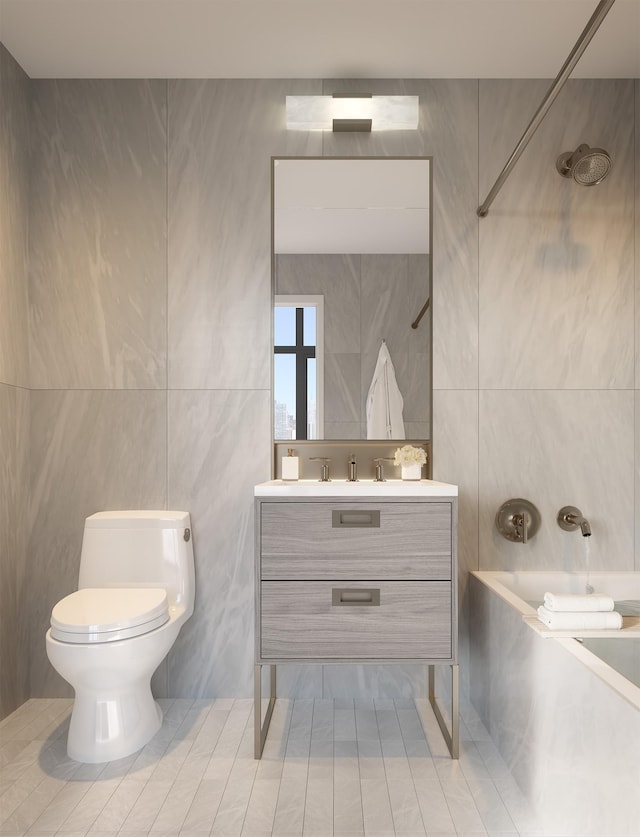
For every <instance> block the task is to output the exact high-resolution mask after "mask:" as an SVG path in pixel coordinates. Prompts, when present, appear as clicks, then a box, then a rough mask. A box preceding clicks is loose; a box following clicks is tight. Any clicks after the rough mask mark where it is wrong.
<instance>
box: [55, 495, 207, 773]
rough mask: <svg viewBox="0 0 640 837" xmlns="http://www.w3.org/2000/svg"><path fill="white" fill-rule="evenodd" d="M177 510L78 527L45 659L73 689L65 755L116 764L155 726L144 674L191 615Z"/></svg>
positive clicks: (189, 556)
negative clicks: (73, 565)
mask: <svg viewBox="0 0 640 837" xmlns="http://www.w3.org/2000/svg"><path fill="white" fill-rule="evenodd" d="M190 535H191V530H190V523H189V516H188V514H187V513H186V512H136V511H129V512H102V513H99V514H97V515H92V516H91V517H90V518H87V520H86V522H85V533H84V538H83V546H82V555H81V559H80V578H79V589H78V590H77V591H75V592H73V593H71V594H70V595H68V596H66V597H65V598H64V599H62V600H61V601H60V602H58V603H57V604H56V605H55V606H54V608H53V610H52V613H51V627H50V628H49V630H48V631H47V634H46V649H47V656H48V657H49V660H50V662H51V664H52V665H53V667H54V668H55V669H56V670H57V671H58V673H59V674H60V675H61V676H62V677H64V678H65V680H67V681H68V682H69V683H70V684H71V686H73V688H74V690H75V701H74V705H73V710H72V714H71V722H70V726H69V736H68V739H67V752H68V754H69V756H70V758H72V759H75V760H76V761H82V762H92V763H95V762H105V761H113V760H115V759H120V758H124V757H125V756H128V755H130V754H131V753H134V752H136V751H137V750H139V749H141V748H142V747H144V745H145V744H147V743H148V741H149V740H150V739H151V738H152V737H153V736H154V735H155V733H156V732H157V731H158V730H159V728H160V726H161V724H162V712H161V710H160V708H159V706H158V705H157V703H156V702H155V700H154V699H153V696H152V694H151V676H152V674H153V672H154V671H155V669H156V668H157V667H158V665H159V664H160V663H161V662H162V660H163V659H164V657H165V656H166V655H167V653H168V652H169V649H170V648H171V646H172V645H173V643H174V642H175V640H176V638H177V636H178V633H179V631H180V628H181V626H182V625H183V624H184V622H185V621H186V620H187V619H188V618H189V616H190V615H191V613H192V612H193V601H194V587H195V579H194V569H193V549H192V542H191V536H190Z"/></svg>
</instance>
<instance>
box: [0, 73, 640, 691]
mask: <svg viewBox="0 0 640 837" xmlns="http://www.w3.org/2000/svg"><path fill="white" fill-rule="evenodd" d="M346 89H351V90H353V89H357V90H359V91H362V92H374V91H375V92H390V93H401V92H406V93H413V94H417V95H419V96H420V102H421V122H420V129H419V130H418V131H417V132H415V133H411V134H410V135H409V134H405V133H399V134H398V135H393V134H386V135H375V134H372V135H369V136H366V135H348V134H345V135H327V136H321V135H319V134H304V133H302V134H297V133H294V132H286V131H285V129H284V121H283V108H282V102H283V99H284V96H285V94H287V93H315V92H321V91H322V90H324V91H325V92H333V90H336V91H339V90H346ZM545 89H546V86H545V83H543V82H538V81H524V80H518V81H513V82H502V81H485V80H483V81H481V82H477V81H473V80H435V81H426V80H411V81H399V80H391V81H390V80H382V81H365V80H359V81H358V82H354V81H349V80H341V81H336V80H332V81H331V82H324V83H322V82H320V81H314V80H305V81H273V80H272V81H264V80H263V81H236V80H233V81H232V80H227V81H221V80H188V81H186V80H174V81H169V82H161V81H153V82H144V81H126V82H125V81H119V82H112V81H100V82H97V81H91V82H53V81H35V82H32V91H33V97H34V108H33V114H32V130H33V135H34V161H33V167H32V172H33V174H32V192H31V195H32V198H31V201H32V207H31V214H32V222H33V225H34V234H33V235H32V259H33V268H32V276H31V284H30V291H31V297H32V298H31V306H30V310H31V321H30V326H31V351H32V362H33V378H32V381H31V385H32V387H33V388H34V390H33V393H32V400H33V411H32V420H31V425H30V427H31V429H30V444H31V449H32V453H31V456H32V462H31V495H32V496H31V522H32V540H31V554H30V564H29V568H30V569H31V570H33V572H32V573H31V582H30V597H31V600H32V602H33V615H32V620H31V622H32V642H31V654H32V660H33V665H32V668H31V681H32V694H33V695H34V696H37V695H40V694H46V695H53V694H66V692H65V691H63V689H64V687H63V685H62V684H61V683H60V682H59V681H58V680H57V679H56V676H54V675H53V674H52V672H51V671H50V670H49V669H48V663H47V662H46V659H45V657H44V651H43V648H42V645H43V639H42V637H43V634H44V629H45V627H46V621H47V617H48V611H49V608H50V605H51V604H52V601H53V599H55V598H56V597H58V594H59V593H60V594H62V593H63V592H68V591H70V590H71V589H73V586H74V584H75V579H76V575H77V561H78V547H79V538H80V535H81V526H82V519H83V517H84V516H85V514H86V513H88V512H89V511H94V510H96V509H98V508H117V507H123V506H143V507H144V506H150V505H155V504H158V505H164V506H166V505H170V506H184V507H185V508H188V509H189V510H190V511H191V512H192V515H193V528H194V545H195V552H196V562H197V575H198V598H197V606H196V613H195V614H194V617H193V618H192V620H191V621H190V622H189V624H188V625H187V626H186V627H185V629H184V631H183V633H182V634H181V636H180V637H179V640H178V642H177V644H176V646H175V648H174V649H173V651H172V652H171V654H170V656H169V658H168V661H167V662H166V663H165V664H164V665H163V666H162V667H161V670H160V671H159V672H158V675H157V676H156V678H155V681H154V682H155V687H156V691H157V692H158V694H160V695H178V694H179V695H182V696H192V697H203V696H220V697H222V696H247V695H250V694H251V672H252V662H253V661H252V654H251V632H252V627H253V612H252V605H251V589H250V586H251V578H252V572H253V563H252V562H253V557H252V537H251V526H252V523H251V520H252V509H251V486H252V485H253V483H254V482H257V481H260V480H262V479H265V478H267V477H268V476H269V470H270V458H271V442H270V439H269V438H268V432H269V426H270V421H269V414H270V361H269V355H270V352H269V345H270V325H269V323H270V315H269V308H270V305H269V301H270V254H269V229H270V223H269V206H270V157H271V156H286V155H310V156H321V155H340V156H352V155H369V156H376V155H393V156H396V155H412V156H419V155H428V156H433V158H434V190H433V196H434V206H435V207H437V211H436V212H435V213H434V255H433V260H434V264H433V272H434V282H433V315H434V321H433V322H434V327H433V383H434V408H433V425H434V436H433V439H434V447H433V452H434V463H433V464H434V476H435V477H436V478H437V479H443V480H449V481H454V482H457V483H458V484H459V485H460V544H459V546H460V565H461V574H460V594H461V607H462V625H461V662H462V666H463V671H462V682H463V684H464V683H465V677H467V674H465V670H467V671H468V653H467V650H466V648H467V645H466V631H465V626H466V624H467V618H468V614H467V610H466V608H467V596H466V570H468V569H472V568H475V567H477V566H481V567H482V568H502V567H519V566H527V568H529V569H535V568H536V566H543V565H544V566H545V568H549V567H551V566H554V567H558V568H563V567H564V566H566V565H567V564H568V563H570V562H572V561H579V556H577V555H575V554H574V550H575V549H577V545H576V542H575V541H571V542H569V538H570V536H569V538H568V537H565V533H562V532H561V531H560V530H559V529H558V530H557V532H556V530H555V529H554V525H555V524H554V523H553V519H554V514H555V511H556V508H555V507H556V505H558V507H559V506H560V505H563V504H564V503H575V504H576V505H579V506H581V507H582V508H583V511H584V512H585V514H587V516H589V517H590V518H591V521H592V527H593V529H594V537H593V538H592V541H593V543H592V546H593V553H594V555H593V561H594V562H595V563H596V564H597V565H598V566H607V567H612V568H613V567H619V568H621V569H622V568H627V567H629V566H633V562H634V551H635V553H637V552H638V548H637V547H635V548H634V516H635V514H636V512H634V505H633V500H632V497H633V490H634V479H635V481H636V484H637V483H639V482H640V477H639V476H638V467H637V466H636V465H634V459H633V455H632V453H631V451H632V450H633V444H634V434H635V437H636V438H637V437H638V436H639V434H640V431H639V430H638V419H637V415H638V406H637V405H635V406H634V393H633V390H634V386H635V387H636V389H637V388H638V386H639V385H638V383H637V379H636V380H635V381H634V376H635V373H634V348H633V347H634V331H635V329H637V328H638V327H639V326H638V324H637V323H636V325H635V326H634V297H633V294H634V281H635V283H636V285H637V282H638V277H639V276H640V272H639V271H638V269H637V260H636V263H635V272H634V253H633V241H634V235H635V236H636V237H637V236H638V233H637V231H635V232H634V223H635V224H636V227H637V220H636V219H637V217H638V212H637V209H636V212H635V215H634V182H633V178H632V177H631V176H630V172H631V171H633V161H634V154H635V158H636V160H637V159H638V156H639V152H638V142H637V135H638V133H639V131H638V130H637V126H636V132H635V140H634V122H633V119H634V117H633V113H634V101H635V102H636V110H639V109H640V108H639V107H638V106H637V102H638V97H639V96H640V93H639V92H638V82H636V83H635V85H634V82H633V81H602V82H600V81H572V82H570V84H569V85H568V86H567V87H566V89H565V91H563V93H562V94H561V96H562V97H561V98H560V99H559V100H558V101H557V103H556V105H555V106H554V110H552V111H551V112H550V113H549V114H548V116H547V119H546V120H545V123H544V124H543V127H542V128H541V129H540V133H539V134H538V135H536V137H535V138H534V141H533V142H532V144H531V145H530V147H529V149H528V150H527V152H526V156H525V157H523V159H522V161H521V163H520V166H519V167H518V168H516V170H515V171H514V173H513V175H512V179H510V180H509V181H508V183H507V185H506V186H505V188H504V190H503V192H501V194H500V195H499V196H498V198H497V200H496V202H495V203H494V206H493V207H492V210H491V213H490V215H489V217H488V218H486V219H484V220H482V221H479V220H478V218H477V216H476V215H475V209H476V207H477V205H478V203H479V200H481V199H482V198H483V197H484V192H485V191H486V190H487V189H488V188H489V186H490V185H491V183H492V181H493V178H494V177H495V176H496V174H497V173H498V171H499V170H500V168H501V167H502V165H503V164H504V161H505V159H506V156H508V154H509V152H510V151H511V146H512V145H513V143H514V142H515V140H516V139H517V138H518V137H519V135H520V133H521V132H522V130H523V129H524V127H525V125H526V123H527V121H528V119H529V118H530V116H531V114H532V112H533V111H534V110H535V108H536V107H537V105H538V103H539V99H540V97H541V95H542V94H543V93H544V90H545ZM505 114H508V115H509V118H508V119H507V118H505ZM636 119H637V117H636ZM583 141H585V142H589V143H591V144H593V145H599V144H602V145H603V146H605V147H609V150H610V151H611V153H612V155H613V156H614V160H615V169H614V172H613V173H612V175H611V177H610V178H609V179H608V180H607V181H606V182H605V183H603V184H602V185H601V186H600V187H598V188H597V189H593V190H584V189H580V188H579V187H577V186H575V185H573V184H572V183H570V182H568V181H564V180H562V179H561V178H560V177H559V176H558V175H557V173H556V172H555V168H554V163H555V157H556V156H557V155H558V154H559V153H560V152H562V151H564V150H567V149H568V148H570V147H575V146H576V145H577V144H578V143H580V142H583ZM634 142H635V143H636V144H635V146H634ZM638 168H640V166H636V169H638ZM34 183H35V185H34ZM635 191H636V198H635V199H636V201H637V193H638V184H637V183H636V184H635ZM123 219H124V220H123ZM636 320H637V316H636ZM12 351H13V350H12ZM17 354H19V353H17ZM637 400H638V396H637V395H636V402H637ZM12 409H14V408H13V407H9V408H7V413H6V416H5V418H7V417H8V416H9V415H10V410H12ZM15 409H18V408H17V406H16V408H15ZM20 409H23V408H22V407H21V408H20ZM0 421H1V419H0ZM6 423H7V421H5V425H6ZM3 426H4V425H3ZM5 435H6V431H5ZM60 487H61V488H60ZM511 493H513V494H514V495H516V496H518V495H521V496H527V497H529V499H531V500H532V501H533V502H536V503H537V504H538V505H539V507H540V508H541V510H542V511H543V512H544V527H543V530H542V531H541V533H540V536H539V537H538V539H537V540H534V541H533V542H532V543H531V544H529V545H528V547H527V548H524V547H521V546H519V545H513V544H508V543H507V542H506V541H505V542H504V543H497V541H496V539H495V537H494V535H493V527H492V519H493V515H494V514H495V510H496V508H497V507H498V505H499V504H500V503H501V502H502V501H503V500H504V499H506V495H508V494H511ZM556 528H557V527H556ZM578 545H579V544H578ZM635 560H636V561H637V560H638V559H637V558H636V559H635ZM43 570H44V572H43ZM51 579H53V583H52V584H50V583H49V581H50V580H51ZM54 587H55V590H54V589H53V588H54ZM341 672H342V669H341V670H340V671H339V672H335V671H334V670H333V669H330V668H327V669H326V670H324V671H320V672H319V671H316V670H313V669H311V670H306V669H302V670H294V669H292V670H290V671H288V670H287V671H283V678H282V679H281V681H280V683H281V685H282V689H283V692H285V693H286V692H289V693H293V694H299V695H305V696H320V695H318V691H321V692H322V693H323V695H324V696H332V694H334V693H335V694H339V695H341V696H342V695H344V694H345V690H347V691H352V692H353V693H354V695H356V696H358V695H360V694H364V693H365V692H367V693H368V692H369V691H370V690H371V689H372V688H375V689H377V695H378V696H379V697H385V696H389V697H393V696H394V695H395V693H397V692H399V693H400V694H407V693H410V692H411V691H414V693H416V694H417V693H421V692H423V691H424V678H423V677H422V672H412V671H397V672H396V674H394V673H393V671H389V670H386V671H384V672H380V673H379V675H375V676H374V675H372V672H371V671H369V673H366V672H364V671H362V670H358V669H354V671H353V672H352V673H350V674H349V676H348V677H347V676H346V675H344V674H342V673H341ZM372 676H374V681H372V680H371V677H372Z"/></svg>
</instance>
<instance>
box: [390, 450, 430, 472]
mask: <svg viewBox="0 0 640 837" xmlns="http://www.w3.org/2000/svg"><path fill="white" fill-rule="evenodd" d="M426 461H427V454H426V453H425V451H424V448H414V446H413V445H404V447H401V448H398V449H397V450H396V453H395V458H394V463H395V464H396V465H402V466H403V467H406V466H407V465H424V464H425V462H426Z"/></svg>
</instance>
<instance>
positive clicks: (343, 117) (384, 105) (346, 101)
mask: <svg viewBox="0 0 640 837" xmlns="http://www.w3.org/2000/svg"><path fill="white" fill-rule="evenodd" d="M418 111H419V97H418V96H287V99H286V114H287V128H288V129H290V130H298V131H367V132H368V131H413V130H415V129H416V128H417V127H418V116H419V113H418Z"/></svg>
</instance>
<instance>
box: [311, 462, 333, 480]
mask: <svg viewBox="0 0 640 837" xmlns="http://www.w3.org/2000/svg"><path fill="white" fill-rule="evenodd" d="M309 462H322V467H321V469H320V479H319V480H318V482H331V479H330V477H329V465H328V464H327V463H328V462H331V460H330V459H329V457H328V456H310V457H309Z"/></svg>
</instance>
